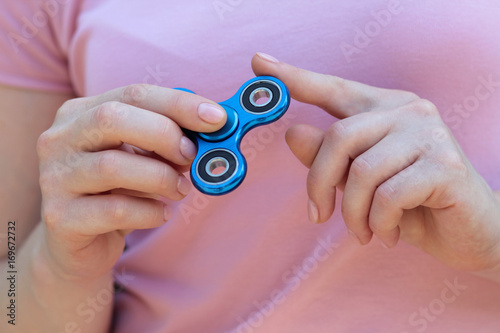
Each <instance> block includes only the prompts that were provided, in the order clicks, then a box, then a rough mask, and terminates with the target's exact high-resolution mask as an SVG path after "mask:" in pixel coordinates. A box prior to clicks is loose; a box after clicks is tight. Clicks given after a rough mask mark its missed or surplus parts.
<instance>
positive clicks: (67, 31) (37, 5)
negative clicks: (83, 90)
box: [0, 0, 80, 93]
mask: <svg viewBox="0 0 500 333" xmlns="http://www.w3.org/2000/svg"><path fill="white" fill-rule="evenodd" d="M79 2H80V1H78V0H1V1H0V13H1V14H0V15H1V18H0V33H1V35H0V84H3V85H8V86H15V87H20V88H28V89H36V90H45V91H52V92H65V93H67V92H72V91H73V87H72V83H71V78H70V74H69V70H68V60H67V50H68V47H69V45H70V41H71V36H72V34H73V32H74V27H75V25H76V22H75V20H76V19H75V18H76V11H77V8H78V3H79Z"/></svg>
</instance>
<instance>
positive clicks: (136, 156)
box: [0, 56, 500, 332]
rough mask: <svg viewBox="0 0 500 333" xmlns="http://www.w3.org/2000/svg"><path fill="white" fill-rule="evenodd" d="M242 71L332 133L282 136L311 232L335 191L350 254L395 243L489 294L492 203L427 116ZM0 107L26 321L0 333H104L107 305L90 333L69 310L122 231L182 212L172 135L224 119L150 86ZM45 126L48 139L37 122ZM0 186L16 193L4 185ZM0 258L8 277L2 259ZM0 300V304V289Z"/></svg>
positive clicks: (320, 83) (108, 281)
mask: <svg viewBox="0 0 500 333" xmlns="http://www.w3.org/2000/svg"><path fill="white" fill-rule="evenodd" d="M252 66H253V69H254V71H255V73H256V74H258V75H273V76H275V77H278V78H280V79H281V80H282V81H284V82H285V84H286V85H287V86H288V87H289V89H290V91H291V94H292V96H293V97H294V98H295V99H297V100H299V101H302V102H305V103H310V104H314V105H317V106H319V107H321V108H323V109H324V110H325V111H327V112H328V113H330V114H331V115H332V116H335V117H337V118H339V119H342V120H340V121H338V122H334V120H333V119H332V126H331V128H330V129H329V130H328V131H326V132H323V131H322V130H320V129H317V128H314V127H312V126H309V125H297V126H294V127H292V128H290V129H289V130H288V132H287V135H286V139H287V142H288V144H289V146H290V148H291V150H292V151H293V153H294V154H295V155H296V156H297V157H298V159H299V160H300V161H301V162H302V163H304V164H305V165H306V166H307V167H309V168H310V172H309V176H308V179H307V183H308V193H309V197H310V202H311V203H310V216H311V219H312V220H313V221H314V222H324V221H326V220H327V219H328V218H329V217H330V216H331V214H332V212H333V209H334V202H335V194H336V190H337V189H339V190H341V191H344V197H343V203H342V211H343V215H344V219H345V222H346V225H347V227H348V228H349V229H350V230H351V231H352V233H353V234H354V235H355V237H356V238H357V239H359V241H360V243H362V244H366V243H368V242H369V241H370V239H371V238H372V237H373V234H375V235H376V236H377V237H379V238H380V239H381V240H382V241H383V242H384V243H385V244H386V245H387V246H388V247H391V246H394V245H395V244H396V243H397V242H398V240H400V239H401V240H404V241H406V242H409V243H411V244H413V245H415V246H417V247H418V248H420V249H422V250H424V251H427V252H428V253H430V254H431V255H433V256H435V257H436V258H438V259H440V260H441V261H443V262H444V263H446V264H448V265H450V266H452V267H455V268H458V269H465V270H471V271H475V272H477V273H478V274H481V275H483V276H486V277H488V278H492V279H497V280H496V281H499V282H500V269H498V267H499V266H500V265H499V263H500V259H499V258H500V250H499V249H498V247H499V245H498V244H499V238H500V237H499V235H500V226H499V216H500V213H499V211H500V208H499V206H500V204H499V194H498V192H497V193H495V194H494V193H493V191H492V190H491V189H490V188H489V187H488V186H487V184H486V183H485V181H484V180H483V179H482V178H481V177H480V176H479V175H478V174H477V172H475V170H474V169H473V168H472V166H471V165H470V163H469V162H468V160H467V158H466V157H465V156H464V154H463V153H462V151H461V150H460V147H459V146H458V144H457V143H456V141H455V140H454V139H453V136H452V135H451V133H450V132H449V130H448V129H447V128H446V126H445V125H444V124H443V122H442V121H441V119H440V117H439V113H438V112H437V110H436V109H435V107H434V106H433V105H432V103H430V102H428V101H424V100H421V99H420V98H419V97H418V96H416V95H415V94H412V93H409V92H403V91H392V90H384V89H379V88H374V87H369V86H366V85H363V84H360V83H356V82H350V81H346V80H342V79H340V78H336V77H332V76H327V75H321V74H316V73H312V72H307V71H304V70H301V69H298V68H295V67H293V66H290V65H287V64H285V63H282V62H272V61H269V60H266V59H264V58H262V57H261V56H256V57H254V58H253V60H252ZM0 97H2V98H0V103H2V104H1V107H2V110H5V111H4V113H3V114H2V115H3V116H5V119H2V121H3V122H7V121H8V123H9V124H10V126H13V128H20V129H23V131H12V133H10V135H9V139H11V141H8V140H1V143H0V148H1V149H2V150H3V151H4V152H6V154H7V156H12V159H9V161H7V163H6V164H2V165H0V167H1V168H2V169H1V171H2V172H1V173H0V174H2V175H3V176H2V177H3V179H2V183H4V184H6V186H4V187H3V188H2V189H1V191H2V192H1V194H2V197H3V198H5V199H7V200H6V201H4V202H6V204H5V205H4V206H3V207H2V211H1V213H2V214H3V216H4V219H3V220H4V221H7V220H9V219H10V217H9V216H7V212H8V213H9V214H11V213H10V212H13V214H14V216H16V219H18V220H19V221H27V222H24V223H20V224H19V227H18V229H17V232H18V234H19V241H18V242H17V245H18V249H19V251H18V255H17V266H18V269H19V271H20V272H23V273H22V274H20V275H19V280H18V289H19V290H23V292H22V293H20V294H19V296H18V297H19V298H18V302H19V303H18V304H23V313H29V320H22V321H18V326H16V327H13V326H10V325H7V324H6V321H2V322H0V330H1V331H2V332H4V331H5V332H14V331H16V330H20V331H26V332H31V331H44V332H45V331H47V332H49V331H50V332H60V331H61V332H62V331H74V330H75V328H74V326H72V325H73V323H74V324H75V325H76V327H78V328H81V329H83V330H84V331H92V332H107V331H108V330H109V325H110V319H111V313H112V302H110V303H109V304H105V305H100V306H101V308H100V310H99V311H98V312H96V313H95V318H94V319H93V320H92V321H90V322H88V323H87V322H84V321H83V318H82V317H81V316H79V315H78V314H76V311H75V309H77V308H78V307H79V306H80V305H81V304H82V302H85V301H86V300H88V299H89V297H91V298H92V297H93V298H95V297H96V295H98V294H100V293H101V292H102V291H103V290H112V289H111V288H112V287H111V286H112V282H113V276H112V268H113V266H114V264H115V263H116V261H117V260H118V258H119V256H120V255H121V253H122V251H123V246H124V237H125V235H126V234H127V233H128V232H130V230H134V229H145V228H154V227H157V226H160V225H162V224H164V223H165V222H166V220H168V218H169V217H170V214H171V212H170V209H169V207H168V206H166V205H165V204H164V203H163V201H161V200H159V199H160V198H161V197H165V198H168V199H172V200H181V199H183V198H184V197H185V195H186V194H187V193H188V192H189V186H186V183H185V178H184V176H183V175H182V174H181V172H182V171H185V170H186V169H187V167H188V166H189V164H190V163H191V162H192V159H193V157H194V155H193V151H192V150H191V151H190V154H187V155H189V156H187V155H186V149H185V148H186V142H185V140H184V144H182V142H183V139H182V137H183V135H182V132H181V131H180V127H185V128H188V129H190V130H193V131H202V132H210V131H215V130H217V129H219V128H221V127H222V126H223V124H224V122H225V114H223V116H222V118H220V119H219V120H215V119H214V118H213V117H209V118H206V119H208V120H209V121H205V120H204V119H202V118H201V117H200V116H199V113H198V111H199V108H200V105H201V104H204V103H208V104H212V105H215V103H214V102H212V101H210V100H207V99H205V98H203V97H201V96H197V95H192V94H188V93H184V92H180V91H175V90H171V89H166V88H161V87H155V86H150V85H133V86H129V87H123V88H118V89H115V90H113V91H110V92H107V93H105V94H103V95H100V96H95V97H88V98H78V99H73V98H72V96H69V95H58V94H50V93H40V92H31V91H27V90H16V89H12V88H8V87H0ZM68 99H69V100H68ZM65 100H68V101H67V102H66V103H64V104H63V105H62V106H61V107H59V106H60V105H61V104H62V103H63V102H64V101H65ZM33 110H36V111H37V114H36V115H37V116H38V118H39V119H43V121H30V122H29V123H26V119H34V118H35V117H33V113H32V112H33ZM55 110H57V112H55ZM54 117H55V120H54V122H53V124H52V126H50V122H48V123H47V122H45V120H44V119H50V120H52V119H53V118H54ZM49 126H50V128H49V129H48V130H46V131H44V130H45V129H46V128H47V127H49ZM42 132H43V133H42ZM40 133H41V135H40ZM39 135H40V136H39ZM38 136H39V137H38ZM37 138H38V141H37ZM158 138H162V140H158ZM430 138H431V139H430ZM432 138H433V139H434V140H432ZM12 140H14V142H18V143H19V144H18V145H17V146H16V147H15V148H16V149H17V152H18V154H11V153H9V151H10V150H12V149H14V148H13V147H11V146H10V145H9V144H8V142H12ZM182 147H184V149H183V148H182ZM35 148H36V149H35ZM187 151H189V149H188V150H187ZM36 152H38V162H39V173H40V179H39V180H40V188H41V197H40V194H38V193H36V194H34V192H36V191H33V190H32V189H33V188H36V187H37V186H38V185H37V178H38V171H37V170H36V160H37V156H36ZM183 153H184V154H183ZM26 161H31V162H34V163H26ZM21 166H27V167H28V168H29V169H28V170H25V169H22V168H21ZM10 175H15V176H16V177H15V178H16V179H20V180H21V181H20V182H18V183H16V184H14V185H15V186H14V185H12V184H11V183H9V182H8V178H9V177H10ZM9 184H11V185H9ZM40 198H42V199H43V200H42V204H41V207H42V220H41V221H40V222H38V220H39V219H38V217H37V215H38V212H37V211H38V208H39V203H40ZM23 200H24V203H25V204H24V205H18V204H16V203H17V202H23ZM26 200H27V201H26ZM25 207H28V208H29V209H25ZM30 233H31V234H30ZM29 234H30V235H29ZM28 235H29V237H28ZM1 254H2V255H3V256H4V258H3V259H1V260H0V263H1V265H2V267H6V259H5V255H6V253H1ZM0 287H1V289H3V290H7V288H8V285H7V281H6V279H3V280H1V281H0ZM2 302H4V301H2ZM2 304H3V305H2V306H7V304H6V303H5V304H4V303H2ZM68 325H69V326H68Z"/></svg>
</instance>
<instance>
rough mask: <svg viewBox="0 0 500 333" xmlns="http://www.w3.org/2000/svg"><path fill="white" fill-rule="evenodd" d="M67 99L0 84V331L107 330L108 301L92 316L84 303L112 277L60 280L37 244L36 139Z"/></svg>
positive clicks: (39, 226) (40, 229)
mask: <svg viewBox="0 0 500 333" xmlns="http://www.w3.org/2000/svg"><path fill="white" fill-rule="evenodd" d="M70 98H72V96H70V95H64V94H51V93H43V92H35V91H28V90H21V89H13V88H9V87H1V86H0V156H1V159H0V184H1V185H0V225H1V226H2V228H1V229H0V268H1V269H0V272H1V273H0V274H1V275H0V295H1V296H0V300H1V301H0V308H1V309H2V310H1V311H0V314H1V316H0V318H1V321H0V331H1V332H78V330H77V329H78V328H80V329H82V331H89V332H106V331H107V330H108V321H109V319H107V318H110V312H111V307H112V302H109V304H107V306H101V305H100V304H99V306H100V308H99V310H100V315H99V316H96V318H95V319H94V318H92V319H93V320H90V319H91V313H90V312H89V309H91V307H89V306H87V305H86V304H87V303H86V302H87V297H91V298H92V297H94V298H95V297H96V295H98V293H99V292H100V291H102V290H105V289H106V288H107V289H109V288H110V287H111V281H112V278H111V276H105V277H103V279H101V280H99V281H95V283H93V284H87V285H84V286H83V285H78V284H77V283H72V282H68V281H64V280H63V279H61V278H59V277H58V276H57V275H56V274H54V273H52V272H51V271H50V269H48V267H50V265H47V263H45V262H44V261H45V259H44V255H43V253H44V251H43V246H41V244H42V243H43V242H41V239H42V237H44V235H43V231H44V226H43V225H42V224H41V223H40V222H39V221H40V201H41V194H40V189H39V184H38V178H39V172H38V157H37V153H36V142H37V139H38V137H39V136H40V134H41V133H42V132H43V131H45V130H46V129H47V128H49V127H50V125H51V124H52V122H53V120H54V116H55V114H56V111H57V109H58V108H59V107H60V105H61V104H62V103H63V102H64V101H66V100H68V99H70ZM9 221H15V222H16V224H15V242H14V243H15V247H16V251H15V254H16V258H15V269H16V271H17V274H16V276H15V288H14V289H11V285H10V281H9V280H7V278H8V277H9V276H10V275H11V274H7V273H6V272H7V270H8V267H7V253H8V238H7V233H8V229H7V228H8V222H9ZM35 229H36V230H35ZM34 230H35V231H34ZM33 231H34V232H33ZM30 234H31V236H30ZM28 237H29V238H28ZM11 240H12V239H11ZM11 245H12V244H11ZM9 290H11V291H10V292H9ZM13 293H14V294H15V296H14V295H13ZM9 294H10V295H9ZM10 296H13V297H10ZM11 300H15V303H14V306H15V321H13V323H14V322H15V326H14V325H11V324H9V323H8V321H9V320H12V319H13V318H14V317H8V316H6V314H9V313H11V310H8V309H7V307H8V306H11V305H10V304H11ZM81 304H84V305H81ZM11 307H12V306H11ZM78 309H79V310H80V314H79V313H77V311H78ZM85 311H86V312H85ZM86 320H87V321H89V322H88V323H87V322H86ZM84 325H85V326H84Z"/></svg>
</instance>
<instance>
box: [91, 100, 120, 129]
mask: <svg viewBox="0 0 500 333" xmlns="http://www.w3.org/2000/svg"><path fill="white" fill-rule="evenodd" d="M121 106H122V105H121V103H119V102H114V101H112V102H106V103H103V104H101V105H99V106H97V107H96V108H95V109H94V112H93V114H92V118H93V121H94V123H95V124H96V125H97V126H98V127H99V126H101V125H103V124H109V123H111V124H112V123H113V122H114V121H116V120H117V119H118V117H119V116H120V113H121Z"/></svg>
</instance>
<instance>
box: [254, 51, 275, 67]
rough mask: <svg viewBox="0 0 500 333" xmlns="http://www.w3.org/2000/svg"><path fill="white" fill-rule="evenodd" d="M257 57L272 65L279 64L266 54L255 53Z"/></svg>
mask: <svg viewBox="0 0 500 333" xmlns="http://www.w3.org/2000/svg"><path fill="white" fill-rule="evenodd" d="M257 55H258V56H259V57H261V58H262V59H264V60H266V61H269V62H272V63H275V64H278V63H279V60H278V59H276V58H275V57H273V56H271V55H269V54H267V53H262V52H257Z"/></svg>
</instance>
